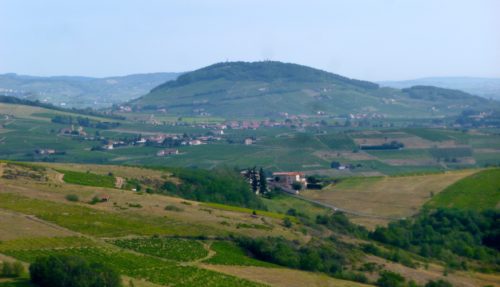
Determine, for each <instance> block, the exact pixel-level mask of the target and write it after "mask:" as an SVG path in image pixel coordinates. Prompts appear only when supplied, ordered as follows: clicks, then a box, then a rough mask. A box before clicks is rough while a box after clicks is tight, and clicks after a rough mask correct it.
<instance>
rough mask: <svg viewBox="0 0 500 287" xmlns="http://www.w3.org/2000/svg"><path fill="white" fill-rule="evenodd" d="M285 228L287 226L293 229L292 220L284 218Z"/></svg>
mask: <svg viewBox="0 0 500 287" xmlns="http://www.w3.org/2000/svg"><path fill="white" fill-rule="evenodd" d="M283 226H285V227H286V228H290V227H292V221H291V220H290V218H288V217H285V218H283Z"/></svg>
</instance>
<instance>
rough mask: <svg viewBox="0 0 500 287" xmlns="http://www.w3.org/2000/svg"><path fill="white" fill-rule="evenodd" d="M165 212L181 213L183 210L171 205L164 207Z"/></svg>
mask: <svg viewBox="0 0 500 287" xmlns="http://www.w3.org/2000/svg"><path fill="white" fill-rule="evenodd" d="M165 210H168V211H178V212H179V211H183V210H184V209H182V208H180V207H177V206H175V205H173V204H169V205H167V206H165Z"/></svg>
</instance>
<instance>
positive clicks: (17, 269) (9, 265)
mask: <svg viewBox="0 0 500 287" xmlns="http://www.w3.org/2000/svg"><path fill="white" fill-rule="evenodd" d="M0 266H1V267H2V268H0V277H19V276H21V275H22V274H23V272H24V266H23V264H22V263H21V262H19V261H15V262H4V263H2V264H1V265H0Z"/></svg>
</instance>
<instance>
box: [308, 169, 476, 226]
mask: <svg viewBox="0 0 500 287" xmlns="http://www.w3.org/2000/svg"><path fill="white" fill-rule="evenodd" d="M475 172H477V170H466V171H457V172H448V173H439V174H430V175H421V176H398V177H356V178H347V179H344V180H342V181H341V182H340V183H338V184H336V185H330V186H328V187H326V188H324V189H322V190H307V191H304V192H302V195H303V196H304V197H306V198H310V199H314V200H318V201H322V202H325V203H329V204H332V205H334V206H336V207H339V208H343V209H346V210H350V211H353V212H358V213H363V214H367V215H373V216H379V217H389V218H394V219H397V218H403V217H408V216H411V215H413V214H415V213H417V212H418V211H419V210H420V208H421V207H422V206H423V204H424V203H425V202H426V201H428V200H429V199H430V198H431V196H432V194H438V193H439V192H441V191H442V190H443V189H445V188H446V187H447V186H449V185H450V184H452V183H454V182H456V181H458V180H460V179H462V178H464V177H466V176H469V175H471V174H473V173H475ZM353 220H354V221H355V222H358V223H360V224H363V225H365V226H367V227H369V228H373V227H374V226H373V225H376V224H380V223H383V222H386V223H387V222H388V220H380V219H376V218H374V219H373V220H369V218H368V217H367V218H357V217H356V218H353Z"/></svg>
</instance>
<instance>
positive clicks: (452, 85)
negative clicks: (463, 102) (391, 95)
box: [379, 77, 500, 100]
mask: <svg viewBox="0 0 500 287" xmlns="http://www.w3.org/2000/svg"><path fill="white" fill-rule="evenodd" d="M379 84H380V85H381V86H384V87H392V88H396V89H403V88H409V87H412V86H418V85H425V86H435V87H440V88H446V89H456V90H461V91H464V92H466V93H469V94H473V95H478V96H481V97H484V98H487V99H490V98H491V99H495V100H500V79H492V78H474V77H432V78H422V79H415V80H406V81H383V82H379Z"/></svg>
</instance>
